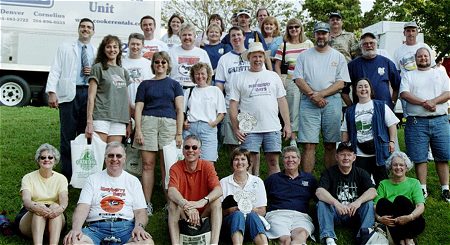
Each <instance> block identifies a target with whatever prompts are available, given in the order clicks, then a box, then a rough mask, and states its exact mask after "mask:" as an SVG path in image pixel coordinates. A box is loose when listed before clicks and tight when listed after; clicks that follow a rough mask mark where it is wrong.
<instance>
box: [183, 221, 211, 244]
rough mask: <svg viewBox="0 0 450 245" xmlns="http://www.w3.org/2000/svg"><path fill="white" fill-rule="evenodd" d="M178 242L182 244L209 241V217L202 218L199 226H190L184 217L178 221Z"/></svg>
mask: <svg viewBox="0 0 450 245" xmlns="http://www.w3.org/2000/svg"><path fill="white" fill-rule="evenodd" d="M178 226H179V227H180V243H181V244H183V245H194V244H195V245H208V244H210V241H211V224H210V221H209V218H203V219H202V221H201V222H200V225H199V226H192V225H190V224H189V223H188V222H187V221H185V220H184V219H180V220H179V221H178Z"/></svg>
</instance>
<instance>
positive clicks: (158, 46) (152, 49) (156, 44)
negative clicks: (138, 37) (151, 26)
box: [142, 38, 169, 61]
mask: <svg viewBox="0 0 450 245" xmlns="http://www.w3.org/2000/svg"><path fill="white" fill-rule="evenodd" d="M161 51H166V52H168V51H169V47H168V46H167V44H166V43H165V42H163V41H161V40H158V39H155V38H153V39H152V40H144V47H143V48H142V57H144V58H146V59H148V60H150V61H151V60H152V58H153V54H154V53H156V52H161Z"/></svg>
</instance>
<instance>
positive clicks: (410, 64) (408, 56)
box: [394, 43, 436, 75]
mask: <svg viewBox="0 0 450 245" xmlns="http://www.w3.org/2000/svg"><path fill="white" fill-rule="evenodd" d="M419 48H427V49H428V50H429V51H430V53H431V48H430V46H428V45H427V44H426V43H416V44H415V45H406V43H403V44H402V45H401V46H400V47H398V48H397V49H396V50H395V53H394V60H395V61H394V63H395V67H397V70H400V71H401V74H402V75H403V74H404V73H405V72H408V71H414V70H416V69H417V65H416V59H415V55H416V51H417V50H418V49H419ZM435 64H436V62H435V61H434V57H431V66H434V65H435Z"/></svg>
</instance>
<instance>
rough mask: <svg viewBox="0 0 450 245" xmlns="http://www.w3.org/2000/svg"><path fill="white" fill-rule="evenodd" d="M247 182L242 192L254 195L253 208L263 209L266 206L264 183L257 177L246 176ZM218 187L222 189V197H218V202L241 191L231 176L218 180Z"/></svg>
mask: <svg viewBox="0 0 450 245" xmlns="http://www.w3.org/2000/svg"><path fill="white" fill-rule="evenodd" d="M247 176H248V180H247V183H245V186H244V190H245V191H247V192H252V193H254V194H255V197H256V199H255V202H254V203H253V207H256V208H258V207H265V206H267V196H266V187H265V186H264V182H263V181H262V180H261V179H260V178H259V177H257V176H254V175H251V174H247ZM220 186H221V187H222V191H223V195H222V196H221V197H220V201H221V202H223V200H224V199H225V198H226V197H227V196H229V195H234V194H235V193H236V192H238V191H240V190H242V188H241V187H240V186H239V185H238V184H237V183H236V182H235V181H234V179H233V175H229V176H227V177H225V178H223V179H221V180H220Z"/></svg>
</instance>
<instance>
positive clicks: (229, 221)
mask: <svg viewBox="0 0 450 245" xmlns="http://www.w3.org/2000/svg"><path fill="white" fill-rule="evenodd" d="M238 231H240V232H241V233H242V234H243V235H244V241H253V240H254V239H255V237H256V236H257V235H258V234H264V235H266V230H265V228H264V224H263V223H262V221H261V219H260V218H259V216H258V214H256V213H255V212H254V211H252V212H251V213H249V214H247V217H245V216H244V214H243V213H242V212H241V211H239V210H238V211H234V212H233V213H231V214H229V215H228V216H225V217H224V218H223V221H222V235H223V236H225V239H226V240H228V239H229V238H231V236H232V235H233V234H234V233H235V232H238Z"/></svg>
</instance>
